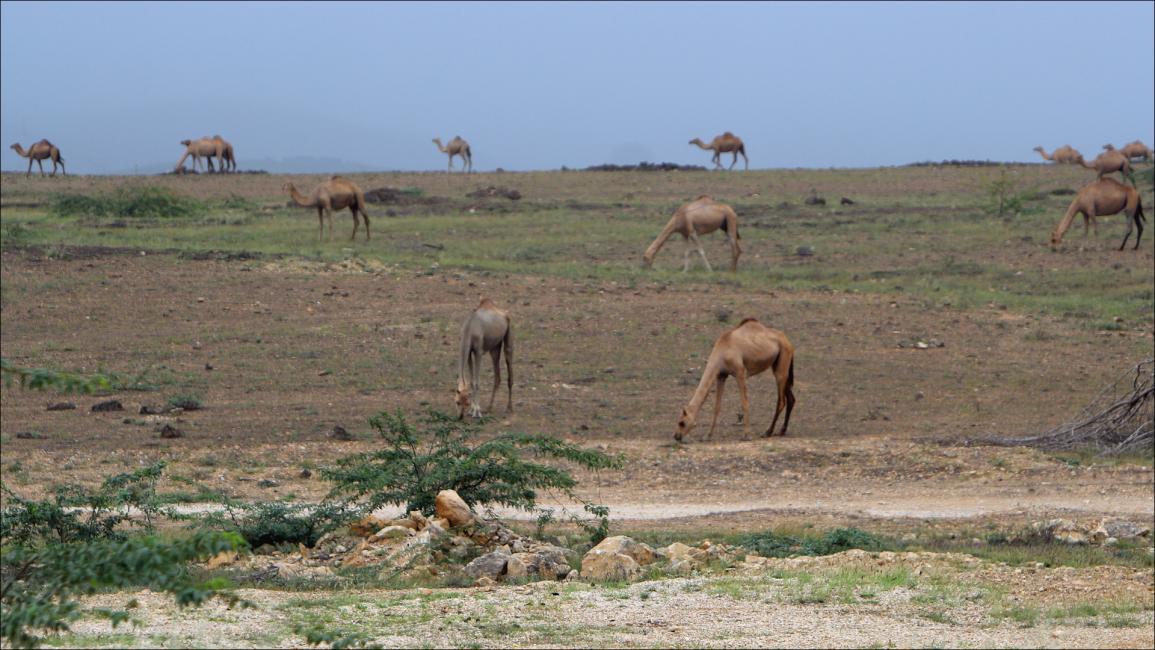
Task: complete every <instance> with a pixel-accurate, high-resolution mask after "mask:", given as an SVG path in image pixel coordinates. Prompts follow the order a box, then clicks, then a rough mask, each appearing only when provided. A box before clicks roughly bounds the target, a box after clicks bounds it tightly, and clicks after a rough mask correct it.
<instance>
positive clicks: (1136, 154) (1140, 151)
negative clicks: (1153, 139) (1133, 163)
mask: <svg viewBox="0 0 1155 650" xmlns="http://www.w3.org/2000/svg"><path fill="white" fill-rule="evenodd" d="M1103 148H1104V149H1106V150H1108V151H1112V150H1114V149H1115V147H1114V146H1113V145H1109V144H1105V145H1103ZM1119 153H1121V154H1123V155H1124V156H1126V157H1127V160H1135V159H1136V158H1138V159H1139V160H1142V161H1144V162H1151V159H1152V158H1155V151H1152V150H1151V147H1148V146H1147V145H1145V144H1143V141H1142V140H1136V141H1134V142H1128V143H1127V144H1125V145H1123V148H1122V149H1120V150H1119Z"/></svg>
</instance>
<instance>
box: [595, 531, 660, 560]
mask: <svg viewBox="0 0 1155 650" xmlns="http://www.w3.org/2000/svg"><path fill="white" fill-rule="evenodd" d="M590 550H591V551H607V552H609V553H620V554H622V555H628V556H629V557H630V558H631V559H633V560H634V562H637V563H638V565H639V566H645V565H647V564H651V563H653V561H654V549H652V548H650V547H649V545H647V544H643V543H641V542H635V541H634V540H633V539H631V538H629V537H626V536H625V535H615V536H613V537H607V538H605V539H603V540H602V541H601V542H600V543H599V544H598V545H597V546H595V547H593V548H592V549H590Z"/></svg>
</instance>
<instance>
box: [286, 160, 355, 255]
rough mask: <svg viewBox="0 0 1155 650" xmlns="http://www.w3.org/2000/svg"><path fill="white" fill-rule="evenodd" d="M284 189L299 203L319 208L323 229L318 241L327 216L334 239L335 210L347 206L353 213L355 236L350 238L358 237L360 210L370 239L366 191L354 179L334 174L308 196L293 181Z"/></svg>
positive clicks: (330, 235)
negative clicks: (358, 215)
mask: <svg viewBox="0 0 1155 650" xmlns="http://www.w3.org/2000/svg"><path fill="white" fill-rule="evenodd" d="M283 189H284V190H285V191H286V192H288V193H289V196H290V197H292V199H293V202H294V203H296V204H297V205H299V206H301V207H305V208H317V219H318V220H319V221H320V222H321V223H320V227H321V230H320V232H318V233H317V239H318V241H320V240H321V239H322V238H323V237H324V233H325V217H326V216H327V217H328V218H329V239H332V238H333V210H343V209H345V208H349V212H352V213H353V236H352V237H350V238H349V240H350V241H352V240H354V239H357V226H358V222H357V213H358V212H360V213H361V219H362V220H364V221H365V239H366V241H368V239H369V215H368V214H367V213H366V212H365V193H364V192H362V191H361V188H360V187H357V185H356V184H354V183H353V182H352V181H349V180H346V179H345V178H342V177H341V176H334V177H332V178H330V179H329V180H327V181H325V182H323V183H321V184H320V185H318V186H317V187H316V189H314V190H313V193H312V194H311V195H310V196H309V197H308V198H306V197H304V196H302V195H301V194H300V192H298V191H297V188H296V186H294V185H293V184H292V183H285V185H284V188H283Z"/></svg>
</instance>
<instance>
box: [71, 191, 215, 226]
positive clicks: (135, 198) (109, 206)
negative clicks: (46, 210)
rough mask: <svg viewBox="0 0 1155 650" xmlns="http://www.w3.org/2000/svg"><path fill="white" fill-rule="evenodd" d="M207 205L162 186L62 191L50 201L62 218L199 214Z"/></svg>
mask: <svg viewBox="0 0 1155 650" xmlns="http://www.w3.org/2000/svg"><path fill="white" fill-rule="evenodd" d="M205 210H206V206H205V205H204V204H203V203H202V202H200V201H197V200H195V199H192V198H189V197H187V196H183V195H180V194H177V193H175V192H173V191H172V190H169V189H168V188H164V187H153V186H146V187H121V188H118V189H117V190H116V191H114V192H112V193H111V194H101V195H96V196H89V195H86V194H64V195H60V196H57V197H56V198H55V200H53V202H52V212H53V214H55V215H57V216H61V217H122V218H128V219H131V218H149V219H165V218H170V217H187V216H192V215H195V214H199V213H202V212H204V211H205Z"/></svg>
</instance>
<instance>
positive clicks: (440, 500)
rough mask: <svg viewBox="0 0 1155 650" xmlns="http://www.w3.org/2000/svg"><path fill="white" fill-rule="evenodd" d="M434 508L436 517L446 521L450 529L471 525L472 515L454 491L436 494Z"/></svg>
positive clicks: (443, 491)
mask: <svg viewBox="0 0 1155 650" xmlns="http://www.w3.org/2000/svg"><path fill="white" fill-rule="evenodd" d="M434 507H435V508H437V516H438V517H442V518H444V519H446V520H447V521H448V522H449V525H450V527H452V528H459V527H461V526H468V525H469V524H472V523H473V513H472V512H471V511H470V510H469V506H468V505H466V503H465V501H464V500H462V498H461V497H460V496H458V495H457V492H456V491H454V490H442V491H440V492H438V493H437V500H436V501H435V502H434Z"/></svg>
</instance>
